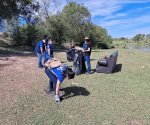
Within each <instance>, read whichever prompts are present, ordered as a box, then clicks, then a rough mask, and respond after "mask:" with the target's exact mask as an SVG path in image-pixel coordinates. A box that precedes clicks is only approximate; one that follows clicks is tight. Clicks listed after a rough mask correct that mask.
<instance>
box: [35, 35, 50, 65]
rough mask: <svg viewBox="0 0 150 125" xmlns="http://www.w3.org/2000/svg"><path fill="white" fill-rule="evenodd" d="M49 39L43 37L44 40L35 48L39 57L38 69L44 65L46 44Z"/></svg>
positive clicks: (45, 36)
mask: <svg viewBox="0 0 150 125" xmlns="http://www.w3.org/2000/svg"><path fill="white" fill-rule="evenodd" d="M46 39H47V35H44V36H43V40H40V41H39V42H37V44H36V47H35V50H34V51H35V52H36V54H37V57H38V68H42V67H43V64H42V57H43V55H44V50H45V45H44V44H45V42H46Z"/></svg>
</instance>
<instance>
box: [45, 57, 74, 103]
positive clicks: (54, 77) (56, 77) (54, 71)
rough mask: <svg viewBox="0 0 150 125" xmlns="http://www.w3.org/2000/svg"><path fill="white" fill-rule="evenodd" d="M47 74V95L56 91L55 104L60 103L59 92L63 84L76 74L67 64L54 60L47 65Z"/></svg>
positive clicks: (50, 60)
mask: <svg viewBox="0 0 150 125" xmlns="http://www.w3.org/2000/svg"><path fill="white" fill-rule="evenodd" d="M45 66H46V68H45V73H46V75H47V76H48V77H49V79H50V81H49V90H48V91H47V93H51V92H52V91H54V94H55V102H57V103H59V102H60V97H59V91H60V87H61V83H62V82H63V81H64V79H65V78H67V79H73V78H74V76H75V73H74V72H73V71H72V69H71V68H69V67H68V66H67V65H66V64H62V63H61V62H60V61H59V60H57V59H55V58H53V59H49V60H48V61H47V62H46V63H45Z"/></svg>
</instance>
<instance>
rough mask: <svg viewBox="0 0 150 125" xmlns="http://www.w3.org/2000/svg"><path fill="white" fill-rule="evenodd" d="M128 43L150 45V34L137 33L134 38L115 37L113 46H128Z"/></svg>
mask: <svg viewBox="0 0 150 125" xmlns="http://www.w3.org/2000/svg"><path fill="white" fill-rule="evenodd" d="M128 45H136V46H150V34H137V35H135V36H134V37H133V38H130V39H128V38H125V37H121V38H114V39H113V43H112V46H122V47H126V46H128Z"/></svg>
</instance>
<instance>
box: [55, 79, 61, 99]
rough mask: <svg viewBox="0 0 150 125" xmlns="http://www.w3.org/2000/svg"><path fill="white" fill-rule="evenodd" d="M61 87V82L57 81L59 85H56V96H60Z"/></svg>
mask: <svg viewBox="0 0 150 125" xmlns="http://www.w3.org/2000/svg"><path fill="white" fill-rule="evenodd" d="M60 87H61V84H60V81H59V80H58V79H57V84H56V95H58V96H59V89H60Z"/></svg>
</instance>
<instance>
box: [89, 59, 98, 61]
mask: <svg viewBox="0 0 150 125" xmlns="http://www.w3.org/2000/svg"><path fill="white" fill-rule="evenodd" d="M95 60H98V59H90V61H95Z"/></svg>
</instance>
